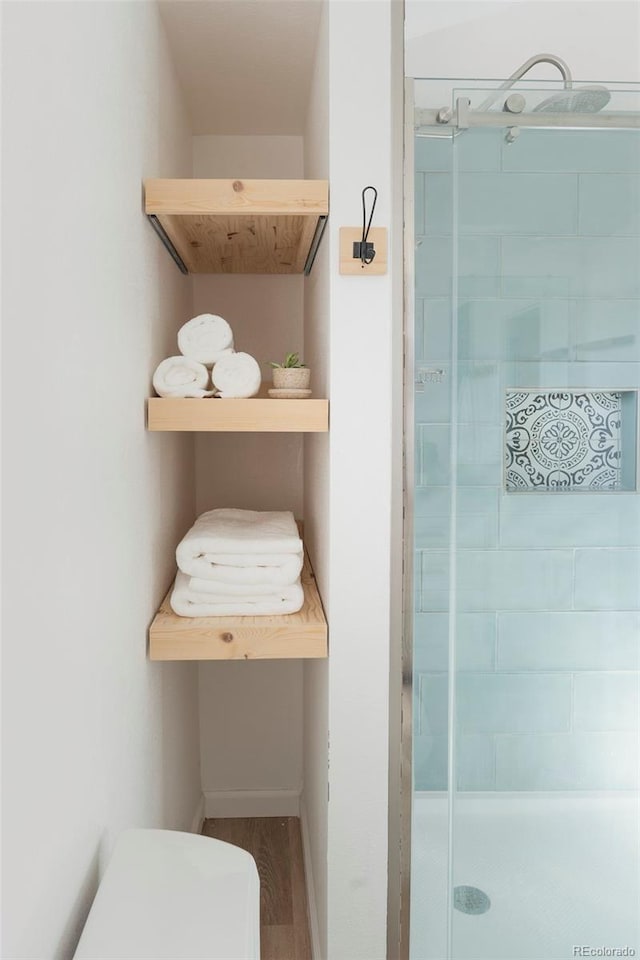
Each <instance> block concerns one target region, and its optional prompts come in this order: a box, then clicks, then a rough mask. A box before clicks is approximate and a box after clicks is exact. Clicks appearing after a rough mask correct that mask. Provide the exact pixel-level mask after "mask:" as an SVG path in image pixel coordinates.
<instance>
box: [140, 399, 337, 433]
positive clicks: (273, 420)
mask: <svg viewBox="0 0 640 960" xmlns="http://www.w3.org/2000/svg"><path fill="white" fill-rule="evenodd" d="M147 427H148V429H149V430H163V431H169V430H171V431H175V430H192V431H197V432H205V431H217V432H220V433H224V432H227V433H229V432H241V431H245V432H249V431H251V432H255V433H257V432H260V433H262V432H264V433H268V432H271V433H292V432H300V433H326V431H327V430H328V429H329V401H328V400H316V399H313V398H311V397H310V398H309V399H306V400H276V399H272V398H271V397H252V398H251V399H249V400H222V399H220V398H204V399H202V400H196V399H173V398H169V397H150V398H149V400H148V401H147Z"/></svg>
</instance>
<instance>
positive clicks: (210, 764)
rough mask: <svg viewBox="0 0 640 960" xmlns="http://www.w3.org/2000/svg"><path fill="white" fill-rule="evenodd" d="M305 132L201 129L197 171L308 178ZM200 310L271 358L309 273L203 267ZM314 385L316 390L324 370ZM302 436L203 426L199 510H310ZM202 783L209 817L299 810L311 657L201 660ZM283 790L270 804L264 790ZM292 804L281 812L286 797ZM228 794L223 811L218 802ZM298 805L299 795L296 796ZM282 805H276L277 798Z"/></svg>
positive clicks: (286, 335) (291, 340)
mask: <svg viewBox="0 0 640 960" xmlns="http://www.w3.org/2000/svg"><path fill="white" fill-rule="evenodd" d="M302 150H303V144H302V137H295V136H286V137H285V136H276V137H267V136H261V137H253V136H237V137H236V136H233V137H231V136H197V137H194V138H193V175H194V176H195V177H228V178H237V177H240V178H242V177H245V178H254V179H261V178H265V179H269V178H274V179H287V178H297V177H302V175H303V156H302ZM193 289H194V311H195V312H196V313H205V312H206V313H218V314H220V315H221V316H223V317H225V319H226V320H228V321H229V323H230V324H231V326H232V328H233V332H234V337H235V346H236V349H237V350H244V351H246V352H247V353H250V354H252V356H255V357H256V359H257V360H258V361H259V363H260V364H261V365H262V370H263V378H264V380H265V384H264V386H265V388H266V387H267V386H268V385H269V383H270V381H271V371H270V368H269V367H268V365H267V361H269V360H278V359H280V358H281V357H282V356H284V354H285V353H286V352H289V351H294V350H298V351H300V352H301V353H302V351H303V291H304V286H303V278H302V277H300V276H259V275H251V276H246V275H235V276H231V275H221V274H217V275H213V274H208V275H204V274H201V275H198V276H194V277H193ZM312 387H314V389H316V390H317V383H316V380H315V376H314V377H313V378H312ZM302 443H303V441H302V436H301V434H295V433H291V434H287V433H281V434H278V433H271V434H260V433H253V434H252V433H244V434H216V435H212V434H200V435H198V437H197V439H196V508H197V512H198V513H201V512H203V511H204V510H210V509H212V508H214V507H244V508H248V509H253V510H292V511H293V512H294V513H295V515H296V516H297V517H302V515H303V502H302V501H303V498H302V456H303V446H302ZM199 689H200V728H201V769H202V786H203V790H204V792H205V797H206V800H207V812H208V813H210V814H211V815H213V814H215V813H218V812H220V811H221V810H226V809H228V807H227V806H226V801H225V797H226V795H227V794H229V793H232V794H240V795H241V797H236V801H235V802H236V805H237V803H239V802H240V800H241V799H244V800H245V802H249V803H251V797H252V795H253V796H254V798H255V803H256V805H255V806H248V807H244V808H243V809H245V810H247V811H251V812H253V813H254V814H259V813H261V812H264V813H265V814H267V813H269V812H272V811H276V810H279V812H282V813H286V812H287V810H290V809H291V808H290V807H289V806H288V804H289V803H290V800H288V799H287V796H286V795H288V794H292V793H293V794H295V795H297V794H299V793H300V789H301V786H302V664H301V662H300V661H298V660H289V661H280V662H274V663H269V662H264V663H260V662H258V661H253V662H251V663H249V662H243V663H239V664H220V663H203V664H201V665H200V682H199ZM265 793H268V794H273V795H274V796H273V798H272V799H271V800H267V801H266V804H267V805H266V806H265V796H264V794H265ZM279 794H280V795H281V797H282V800H283V803H284V804H285V806H284V807H281V808H278V795H279ZM221 801H225V806H224V807H221V806H220V802H221ZM296 803H297V801H296ZM273 804H275V806H274V805H273Z"/></svg>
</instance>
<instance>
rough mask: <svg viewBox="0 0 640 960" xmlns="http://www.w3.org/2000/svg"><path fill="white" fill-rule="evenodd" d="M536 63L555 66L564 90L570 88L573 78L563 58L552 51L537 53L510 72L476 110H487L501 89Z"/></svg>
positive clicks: (509, 86) (507, 87)
mask: <svg viewBox="0 0 640 960" xmlns="http://www.w3.org/2000/svg"><path fill="white" fill-rule="evenodd" d="M537 63H550V64H551V65H552V66H554V67H557V68H558V70H559V71H560V73H561V74H562V79H563V80H564V88H565V90H569V89H571V86H572V83H573V78H572V76H571V70H570V69H569V67H568V65H567V64H566V63H565V62H564V60H562V59H561V57H556V56H555V54H553V53H538V54H536V56H535V57H530V58H529V59H528V60H527V62H526V63H523V64H522V66H521V67H518V69H517V70H516V72H515V73H512V74H511V76H510V77H509V79H508V80H505V81H504V83H502V84H500V86H499V87H498V88H497V89H496V90H495V91H494V92H493V93H492V94H490V95H489V96H488V97H487V99H486V100H485V101H483V103H481V104H480V106H479V107H478V108H477V109H478V112H480V113H483V112H484V111H485V110H488V109H489V107H491V106H493V104H494V103H495V102H496V100H497V99H498V97H499V96H500V93H501V92H502V91H503V90H509V89H510V88H511V87H512V86H513V85H514V83H516V82H517V81H518V80H521V79H522V77H524V75H525V73H528V72H529V70H531V68H532V67H535V65H536V64H537Z"/></svg>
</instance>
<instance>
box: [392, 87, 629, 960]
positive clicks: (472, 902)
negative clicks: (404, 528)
mask: <svg viewBox="0 0 640 960" xmlns="http://www.w3.org/2000/svg"><path fill="white" fill-rule="evenodd" d="M497 85H498V81H496V83H495V84H491V85H490V84H488V83H487V82H486V81H483V84H482V85H480V84H473V83H470V82H469V81H415V87H414V98H415V107H416V108H415V131H414V133H415V136H414V140H413V149H414V163H413V167H414V170H413V173H414V180H413V195H414V204H413V206H414V211H415V220H414V228H415V260H414V271H413V272H414V283H415V300H414V324H413V327H414V329H413V342H414V358H413V359H414V365H415V377H414V381H415V382H414V388H413V397H412V400H410V403H409V409H410V411H411V408H413V409H412V411H411V413H410V416H409V420H410V421H412V422H410V423H409V429H410V430H412V431H413V436H414V449H413V453H414V458H413V459H414V470H413V474H414V475H413V477H408V478H407V482H408V484H409V486H411V484H412V483H413V486H412V489H411V491H410V497H409V504H410V512H411V514H412V527H413V538H414V543H413V547H414V549H413V567H414V594H413V602H412V606H413V612H412V628H413V631H412V632H413V653H412V665H411V666H412V676H413V759H412V773H413V793H412V827H411V911H410V958H411V960H525V958H527V960H568V958H572V957H576V956H640V907H639V905H640V884H639V862H640V861H639V857H640V851H639V833H640V830H639V816H640V805H639V793H638V769H639V766H640V732H639V731H640V727H639V719H638V703H639V689H640V683H639V666H640V565H639V564H640V494H639V493H638V482H639V477H638V449H639V443H638V391H639V390H640V183H639V181H640V177H639V174H640V127H639V126H638V118H639V116H640V113H639V111H640V88H637V87H636V88H634V87H633V85H615V84H614V85H607V87H608V90H609V93H610V95H611V96H610V100H609V101H608V102H607V103H606V105H603V103H602V102H599V103H598V104H595V106H597V107H598V110H597V111H595V112H592V113H588V112H585V113H579V112H577V111H576V110H569V111H568V112H567V113H566V114H564V115H561V112H562V96H560V98H559V99H558V100H554V101H551V104H550V105H549V109H550V110H551V113H547V112H546V110H547V106H546V105H544V103H543V101H545V100H547V99H548V98H550V97H554V96H555V95H562V94H563V86H562V84H561V83H555V82H554V83H543V82H539V83H531V82H527V83H524V82H521V83H518V84H516V85H514V87H513V90H511V91H509V93H513V92H517V93H519V94H521V95H522V97H523V98H524V100H525V105H524V107H523V108H522V109H521V111H520V112H519V113H518V114H517V115H516V114H513V115H511V114H509V113H508V112H504V110H503V102H504V99H505V97H506V94H504V95H503V97H502V99H501V100H498V101H496V103H495V104H494V105H492V106H491V107H490V108H485V113H484V115H485V116H488V121H486V122H482V123H480V122H476V121H475V119H474V113H473V111H474V109H475V108H476V107H477V106H478V105H480V104H482V102H483V101H486V99H487V98H488V97H489V96H490V94H491V93H492V91H495V89H496V87H497ZM584 103H585V101H584V100H583V101H582V102H578V101H575V102H574V105H577V106H579V107H584ZM512 104H515V105H516V106H518V105H519V101H517V100H516V101H512ZM444 105H446V106H447V107H448V108H449V109H448V110H446V111H443V112H442V113H441V115H440V122H438V119H437V113H438V111H439V109H440V108H441V107H443V106H444ZM536 107H538V109H536ZM543 117H547V118H548V125H543V126H541V125H540V124H541V123H542V122H543V120H542V118H543ZM443 120H444V122H442V121H443ZM605 124H608V125H607V126H605ZM409 192H411V191H409ZM410 334H411V331H410ZM409 435H411V434H409ZM591 950H594V951H597V950H600V951H607V950H608V951H611V952H608V953H607V952H601V953H599V954H598V953H591V952H584V951H591ZM624 950H626V951H627V952H626V953H624V952H617V953H616V952H615V951H624ZM580 951H583V952H580ZM634 951H635V952H634Z"/></svg>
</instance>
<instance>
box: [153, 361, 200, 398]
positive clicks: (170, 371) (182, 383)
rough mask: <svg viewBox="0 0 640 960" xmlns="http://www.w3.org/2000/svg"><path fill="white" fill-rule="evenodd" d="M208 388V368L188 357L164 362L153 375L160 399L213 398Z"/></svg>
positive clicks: (154, 387)
mask: <svg viewBox="0 0 640 960" xmlns="http://www.w3.org/2000/svg"><path fill="white" fill-rule="evenodd" d="M208 386H209V371H208V370H207V368H206V367H205V366H204V364H202V363H197V362H196V361H195V360H189V358H188V357H169V358H168V359H167V360H163V361H162V363H160V364H158V367H157V369H156V372H155V373H154V375H153V389H154V390H155V391H156V393H157V394H158V396H159V397H212V396H213V390H207V387H208Z"/></svg>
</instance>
